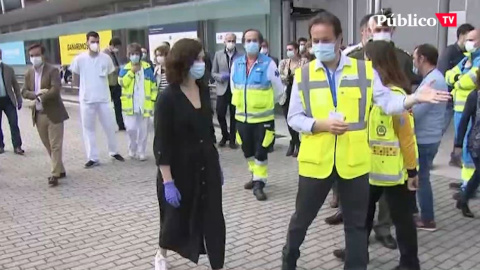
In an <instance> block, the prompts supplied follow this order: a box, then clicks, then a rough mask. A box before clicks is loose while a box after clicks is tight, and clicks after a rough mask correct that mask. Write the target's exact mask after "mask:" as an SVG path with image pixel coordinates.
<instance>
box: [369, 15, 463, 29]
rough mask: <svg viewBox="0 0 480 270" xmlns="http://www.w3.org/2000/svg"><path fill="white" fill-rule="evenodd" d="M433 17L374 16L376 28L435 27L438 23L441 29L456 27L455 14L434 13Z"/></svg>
mask: <svg viewBox="0 0 480 270" xmlns="http://www.w3.org/2000/svg"><path fill="white" fill-rule="evenodd" d="M435 16H436V17H437V18H434V17H430V18H425V17H418V16H417V14H407V15H406V16H404V15H402V14H391V15H389V16H386V15H382V14H380V15H375V19H376V21H377V25H378V26H385V25H387V26H390V27H405V26H406V27H418V26H420V27H432V26H436V25H437V23H438V22H440V25H441V26H443V27H456V26H457V13H435Z"/></svg>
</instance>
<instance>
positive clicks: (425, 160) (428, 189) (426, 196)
mask: <svg viewBox="0 0 480 270" xmlns="http://www.w3.org/2000/svg"><path fill="white" fill-rule="evenodd" d="M439 146H440V142H438V143H432V144H419V145H418V160H419V166H420V169H419V172H418V190H417V199H418V203H419V205H420V214H421V217H422V221H424V222H429V221H434V220H435V214H434V211H433V192H432V185H431V183H430V170H431V165H432V162H433V158H434V157H435V155H436V154H437V152H438V147H439Z"/></svg>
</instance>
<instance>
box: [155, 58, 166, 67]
mask: <svg viewBox="0 0 480 270" xmlns="http://www.w3.org/2000/svg"><path fill="white" fill-rule="evenodd" d="M156 60H157V63H158V64H160V65H163V64H165V57H164V56H157V58H156Z"/></svg>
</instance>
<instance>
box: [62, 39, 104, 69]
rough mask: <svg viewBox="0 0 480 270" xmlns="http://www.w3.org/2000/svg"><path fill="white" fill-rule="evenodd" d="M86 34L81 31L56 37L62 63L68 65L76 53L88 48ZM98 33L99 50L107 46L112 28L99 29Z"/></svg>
mask: <svg viewBox="0 0 480 270" xmlns="http://www.w3.org/2000/svg"><path fill="white" fill-rule="evenodd" d="M86 35H87V33H82V34H75V35H68V36H60V37H58V41H59V44H60V58H61V63H62V65H70V64H71V63H72V61H73V58H75V56H77V54H79V53H81V52H84V51H86V50H87V49H88V47H87V38H86ZM98 35H99V36H100V50H103V49H105V48H107V47H108V44H109V43H110V40H111V39H112V30H105V31H99V32H98Z"/></svg>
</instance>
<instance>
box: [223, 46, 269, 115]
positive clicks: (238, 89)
mask: <svg viewBox="0 0 480 270" xmlns="http://www.w3.org/2000/svg"><path fill="white" fill-rule="evenodd" d="M271 61H273V60H272V59H271V58H270V57H268V56H266V55H263V54H259V55H258V58H257V62H255V64H254V65H253V67H252V68H251V70H250V72H249V74H248V75H247V58H246V57H245V56H244V57H240V58H237V59H236V60H235V62H234V63H233V66H232V69H233V70H234V73H233V75H232V76H233V77H232V82H233V85H232V86H231V88H232V105H234V106H235V107H236V112H235V119H236V120H237V121H240V122H242V123H249V124H257V123H264V122H268V121H273V120H275V114H274V109H275V94H274V90H273V86H272V82H271V81H270V79H269V78H268V67H269V65H270V62H271Z"/></svg>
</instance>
